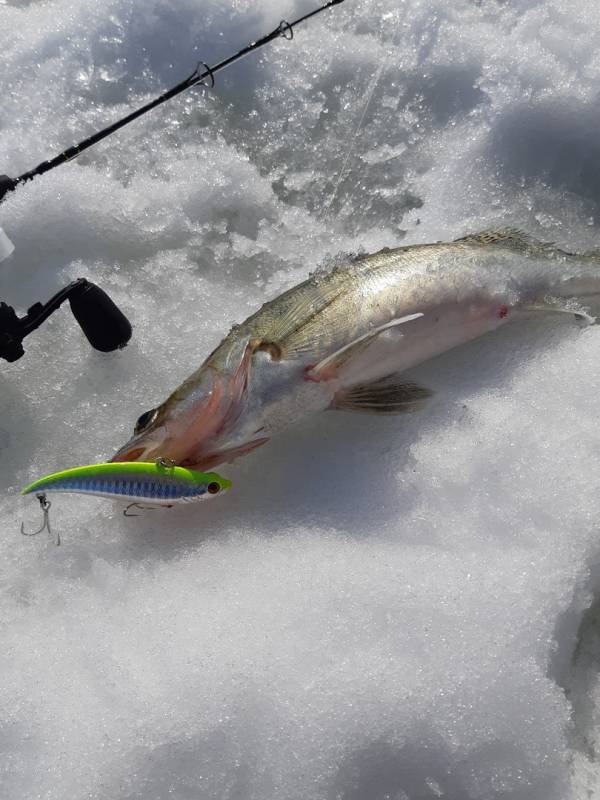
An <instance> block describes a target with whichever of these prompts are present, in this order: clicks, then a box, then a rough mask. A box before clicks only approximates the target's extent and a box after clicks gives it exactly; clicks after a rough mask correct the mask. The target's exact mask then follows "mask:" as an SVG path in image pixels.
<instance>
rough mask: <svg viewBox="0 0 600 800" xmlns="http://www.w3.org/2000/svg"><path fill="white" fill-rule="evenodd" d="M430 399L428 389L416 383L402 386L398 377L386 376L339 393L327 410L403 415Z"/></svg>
mask: <svg viewBox="0 0 600 800" xmlns="http://www.w3.org/2000/svg"><path fill="white" fill-rule="evenodd" d="M432 395H433V392H432V391H431V389H426V388H425V387H423V386H419V385H418V384H416V383H402V382H401V377H400V375H388V376H386V377H385V378H380V379H379V380H376V381H373V382H371V383H365V384H359V385H358V386H352V387H351V388H350V389H340V390H339V391H338V392H337V393H336V395H335V397H334V398H333V402H332V403H331V408H332V409H337V410H340V411H361V412H363V413H366V414H404V413H405V412H407V411H416V410H417V409H419V408H421V406H422V405H423V404H424V403H425V401H426V400H428V399H429V398H430V397H431V396H432Z"/></svg>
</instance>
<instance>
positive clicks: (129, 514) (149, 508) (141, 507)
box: [123, 503, 173, 517]
mask: <svg viewBox="0 0 600 800" xmlns="http://www.w3.org/2000/svg"><path fill="white" fill-rule="evenodd" d="M130 508H137V509H139V510H140V511H156V510H157V509H158V508H173V506H172V505H162V504H161V505H159V506H144V505H142V504H141V503H129V505H128V506H127V508H126V509H125V510H124V511H123V516H124V517H141V516H142V515H141V514H135V513H132V512H131V511H130V510H129V509H130Z"/></svg>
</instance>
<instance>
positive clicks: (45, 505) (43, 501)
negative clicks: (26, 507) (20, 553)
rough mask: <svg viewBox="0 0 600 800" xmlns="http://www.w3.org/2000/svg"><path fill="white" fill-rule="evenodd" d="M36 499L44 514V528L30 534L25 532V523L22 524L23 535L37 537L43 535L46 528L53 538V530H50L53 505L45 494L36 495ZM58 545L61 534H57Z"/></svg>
mask: <svg viewBox="0 0 600 800" xmlns="http://www.w3.org/2000/svg"><path fill="white" fill-rule="evenodd" d="M36 497H37V499H38V501H39V504H40V508H41V509H42V512H43V514H44V517H43V521H42V527H41V528H39V529H38V530H37V531H31V532H30V533H27V531H26V530H25V523H23V522H22V523H21V533H22V534H23V536H37V535H38V533H41V532H42V531H43V530H44V528H46V530H47V531H48V535H49V536H52V530H51V529H50V506H51V505H52V503H51V502H50V500H48V498H47V497H46V495H45V494H44V493H43V492H40V493H39V494H36ZM56 544H57V546H58V545H59V544H60V534H59V533H57V534H56Z"/></svg>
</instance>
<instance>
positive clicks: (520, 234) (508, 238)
mask: <svg viewBox="0 0 600 800" xmlns="http://www.w3.org/2000/svg"><path fill="white" fill-rule="evenodd" d="M454 241H455V242H463V243H464V244H482V245H487V244H492V245H495V246H497V247H508V248H510V249H511V250H551V249H553V247H554V244H553V243H550V242H548V243H546V242H540V241H539V240H538V239H536V238H535V237H534V236H531V235H530V234H529V233H525V231H521V230H519V229H518V228H501V229H500V230H487V231H479V233H470V234H468V235H467V236H461V237H460V239H455V240H454Z"/></svg>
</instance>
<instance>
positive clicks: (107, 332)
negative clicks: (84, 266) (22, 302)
mask: <svg viewBox="0 0 600 800" xmlns="http://www.w3.org/2000/svg"><path fill="white" fill-rule="evenodd" d="M65 300H68V301H69V305H70V306H71V311H72V312H73V316H74V317H75V319H76V320H77V322H78V323H79V326H80V328H81V329H82V331H83V332H84V334H85V336H86V338H87V340H88V342H89V343H90V344H91V345H92V347H93V348H95V349H96V350H101V351H102V352H103V353H109V352H111V351H112V350H117V349H119V348H121V347H125V345H126V344H127V342H128V341H129V340H130V338H131V323H130V322H129V320H128V319H127V317H126V316H125V315H124V314H123V312H122V311H121V310H120V309H119V308H118V307H117V306H116V305H115V303H114V302H113V301H112V300H111V299H110V297H109V296H108V295H107V294H106V292H105V291H103V290H102V289H100V287H99V286H96V285H95V284H93V283H90V282H89V281H88V280H86V279H85V278H78V280H76V281H73V283H70V284H69V285H68V286H65V288H64V289H61V290H60V292H57V293H56V294H55V295H54V297H52V298H50V300H48V302H47V303H34V305H32V306H31V308H29V309H28V310H27V314H26V315H25V316H24V317H18V316H17V314H16V313H15V310H14V308H12V306H9V305H7V304H6V303H4V302H1V301H0V358H4V359H5V360H6V361H17V360H18V359H19V358H21V356H23V355H24V354H25V350H24V349H23V339H24V338H25V337H26V336H29V334H30V333H32V331H34V330H36V328H39V327H40V325H41V324H42V323H43V322H44V321H45V320H46V319H48V317H49V316H50V314H52V313H54V311H56V310H57V308H59V306H60V305H61V304H62V303H64V301H65Z"/></svg>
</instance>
